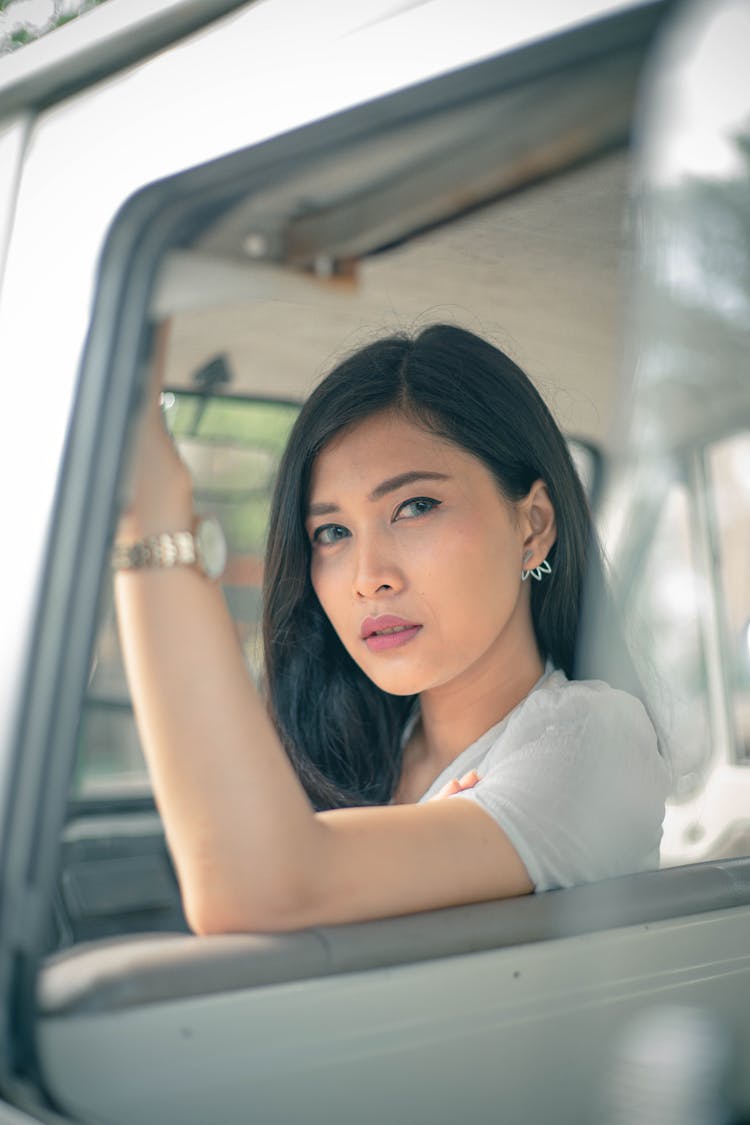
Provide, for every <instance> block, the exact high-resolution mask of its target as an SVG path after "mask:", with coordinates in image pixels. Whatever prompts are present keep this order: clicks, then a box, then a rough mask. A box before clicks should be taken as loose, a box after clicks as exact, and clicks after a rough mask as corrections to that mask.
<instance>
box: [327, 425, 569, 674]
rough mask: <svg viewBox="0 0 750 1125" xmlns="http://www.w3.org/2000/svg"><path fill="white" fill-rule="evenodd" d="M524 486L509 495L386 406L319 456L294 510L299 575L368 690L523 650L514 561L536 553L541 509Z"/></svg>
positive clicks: (502, 660)
mask: <svg viewBox="0 0 750 1125" xmlns="http://www.w3.org/2000/svg"><path fill="white" fill-rule="evenodd" d="M535 488H536V490H537V493H540V494H543V496H542V501H543V502H545V503H546V504H547V505H549V501H548V498H547V496H546V490H545V489H544V485H543V484H541V482H539V483H538V486H535ZM533 492H534V490H533V489H532V493H533ZM532 493H530V494H529V497H528V498H526V499H524V500H522V501H520V502H519V503H518V504H511V503H510V502H509V501H507V500H506V499H505V498H504V497H503V496H502V494H501V492H500V490H499V488H498V485H497V482H496V481H495V478H494V477H493V476H492V474H491V473H490V471H489V470H488V469H487V468H486V467H485V465H484V464H483V463H482V462H481V461H480V460H478V459H477V458H476V457H474V456H473V455H472V454H470V453H468V452H466V451H465V450H463V449H461V448H459V447H457V446H455V445H453V444H452V443H450V442H448V441H445V440H444V439H442V438H440V437H437V436H436V435H434V434H431V433H428V432H427V431H426V430H423V429H421V428H420V427H419V426H416V425H414V424H413V423H412V422H410V421H408V420H407V419H405V418H404V417H403V416H401V415H399V414H395V413H383V414H378V415H375V416H373V417H372V418H368V419H366V420H365V421H363V422H361V423H359V424H357V425H355V426H353V427H352V428H351V429H349V430H346V431H344V433H342V434H341V435H339V436H338V437H337V438H335V439H334V440H332V441H331V442H330V443H329V444H328V445H327V446H326V447H325V448H324V449H323V451H322V452H321V453H320V454H319V456H318V458H317V460H316V462H315V465H314V469H313V474H312V483H311V490H310V501H309V507H308V518H307V522H306V529H307V533H308V535H309V538H310V541H311V544H312V556H311V558H312V561H311V579H312V584H313V587H314V589H315V593H316V594H317V596H318V599H319V601H320V604H321V606H322V607H323V610H324V611H325V613H326V615H327V617H328V619H329V620H330V622H331V624H332V625H333V628H334V629H335V630H336V633H337V634H338V636H339V638H340V639H341V642H342V643H343V645H344V647H345V648H346V649H347V651H348V652H349V653H350V655H351V656H352V657H353V659H354V660H355V661H356V663H357V664H358V665H359V666H360V667H361V668H362V670H363V671H364V672H365V673H366V675H368V676H369V677H370V679H372V680H373V681H374V682H375V683H376V684H377V685H378V686H379V687H380V688H382V689H383V690H384V691H387V692H391V693H393V694H396V695H411V694H416V693H419V692H424V691H430V690H434V689H436V688H441V687H443V686H444V685H448V684H452V683H454V682H455V683H456V684H458V683H459V682H460V681H461V680H462V679H463V678H465V677H475V676H476V675H477V673H479V672H482V671H484V672H485V673H487V672H489V673H490V674H491V675H498V676H502V675H503V673H504V671H505V672H506V673H507V672H508V670H512V668H513V666H514V662H516V661H518V660H519V658H528V656H529V651H528V650H529V648H532V649H533V650H534V653H536V642H535V639H534V634H533V628H532V624H531V612H530V605H529V595H528V583H524V584H522V583H521V569H522V567H523V566H527V567H528V566H534V565H537V564H538V563H539V562H541V560H542V558H543V557H544V555H539V557H536V553H537V552H536V551H535V553H534V557H532V558H529V559H526V562H524V557H525V555H526V554H528V552H529V550H532V549H534V548H535V547H536V539H535V536H536V535H537V533H538V526H536V525H539V524H540V521H541V518H542V517H541V516H539V513H538V511H537V508H538V505H536V506H535V505H534V504H533V503H532V500H531V497H532ZM552 519H553V521H554V516H552ZM535 527H536V530H535ZM553 527H554V522H553ZM553 537H554V533H553ZM545 554H546V551H545ZM519 646H523V651H522V650H521V649H520V648H519ZM536 657H537V659H538V653H536Z"/></svg>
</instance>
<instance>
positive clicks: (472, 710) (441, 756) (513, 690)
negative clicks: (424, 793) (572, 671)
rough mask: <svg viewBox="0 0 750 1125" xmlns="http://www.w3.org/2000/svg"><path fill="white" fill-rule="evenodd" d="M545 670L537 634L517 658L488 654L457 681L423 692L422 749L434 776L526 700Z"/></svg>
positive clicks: (515, 653)
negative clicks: (432, 766)
mask: <svg viewBox="0 0 750 1125" xmlns="http://www.w3.org/2000/svg"><path fill="white" fill-rule="evenodd" d="M543 671H544V664H543V661H542V658H541V656H540V654H539V650H538V648H537V646H536V640H535V639H533V640H532V643H531V644H530V645H527V646H519V648H518V649H517V650H516V651H514V653H513V659H510V660H504V661H498V660H497V659H496V654H494V653H492V652H490V653H487V654H485V656H484V657H483V658H481V660H480V661H478V662H477V664H476V665H474V666H472V668H470V669H467V671H466V673H464V675H462V676H461V677H460V678H459V679H458V680H452V681H451V682H450V683H447V684H443V685H441V686H440V687H436V688H432V689H430V690H429V691H425V692H423V693H422V695H421V696H420V700H419V702H420V707H421V713H422V724H421V726H422V730H421V739H420V743H421V745H420V754H421V756H422V757H423V758H424V759H426V760H429V761H431V762H432V763H433V764H434V766H435V772H436V775H437V773H439V772H440V771H442V770H443V769H445V767H446V766H448V765H450V763H451V762H452V761H453V760H454V759H455V758H456V757H458V755H459V754H460V753H461V752H462V751H463V750H465V749H466V747H467V746H470V745H471V744H472V742H475V741H476V740H477V739H478V738H479V737H480V736H481V735H483V734H484V733H485V731H487V730H489V729H490V727H493V726H495V724H496V723H499V722H500V721H501V720H502V719H504V718H505V716H506V715H508V714H509V713H510V712H511V711H512V710H513V708H514V707H516V706H517V705H518V704H519V703H520V702H521V700H523V699H525V698H526V696H527V695H528V694H529V692H530V691H531V689H532V688H533V686H534V684H535V683H536V682H537V681H538V680H539V678H540V677H541V675H542V673H543Z"/></svg>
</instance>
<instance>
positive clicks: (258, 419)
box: [73, 392, 299, 798]
mask: <svg viewBox="0 0 750 1125" xmlns="http://www.w3.org/2000/svg"><path fill="white" fill-rule="evenodd" d="M163 406H164V412H165V417H166V420H167V425H168V427H169V429H170V430H171V432H172V434H173V436H174V438H175V441H176V443H177V446H178V448H179V450H180V455H181V456H182V458H183V459H184V461H185V462H186V464H187V465H188V467H189V468H190V470H191V472H192V475H193V481H194V496H195V508H196V511H197V512H198V513H205V512H211V513H213V514H214V515H216V516H218V518H219V520H220V521H221V523H222V526H223V528H224V531H225V534H226V537H227V545H228V549H229V558H228V562H227V568H226V572H225V575H224V580H223V589H224V595H225V597H226V600H227V604H228V606H229V610H230V612H231V614H232V616H233V617H234V619H235V622H236V626H237V630H238V633H239V636H240V640H241V643H242V646H243V649H244V652H245V655H246V659H247V664H248V668H249V669H250V672H251V673H252V674H253V675H254V676H256V677H257V675H258V672H259V668H260V652H261V645H260V623H261V622H260V618H261V587H262V583H263V552H264V546H265V535H266V525H267V523H268V511H269V506H270V500H271V492H272V489H273V484H274V480H275V478H276V471H277V468H278V464H279V459H280V457H281V453H282V451H283V449H284V446H285V445H286V441H287V437H288V435H289V431H290V429H291V427H292V425H293V424H294V420H295V418H296V416H297V413H298V411H299V406H298V405H296V404H294V403H287V402H259V401H254V400H249V399H234V398H233V399H230V398H217V397H214V398H207V397H206V396H203V395H197V394H183V393H172V392H166V393H165V395H164V399H163ZM149 790H150V784H149V780H148V776H147V773H146V767H145V764H144V762H143V757H142V754H141V750H140V744H139V742H138V735H137V733H136V729H135V722H134V720H133V714H132V711H131V708H130V697H129V693H128V689H127V684H126V682H125V673H124V669H123V666H122V660H121V657H120V647H119V643H118V639H117V629H116V625H115V617H114V606H113V604H112V593H111V590H109V591H108V594H107V602H106V607H105V612H104V614H103V624H102V627H101V630H100V634H99V640H98V644H97V648H96V653H95V658H94V667H93V671H92V675H91V681H90V685H89V694H88V700H87V704H86V707H85V710H84V714H83V718H82V722H81V733H80V747H79V756H78V763H77V768H76V772H75V776H74V779H73V796H74V797H77V798H81V797H97V796H104V795H115V794H116V795H118V796H121V795H123V794H130V793H138V792H144V791H145V792H148V791H149Z"/></svg>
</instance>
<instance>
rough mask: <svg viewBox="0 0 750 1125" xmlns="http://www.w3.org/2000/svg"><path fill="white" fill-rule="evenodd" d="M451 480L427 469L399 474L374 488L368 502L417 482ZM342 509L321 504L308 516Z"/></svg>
mask: <svg viewBox="0 0 750 1125" xmlns="http://www.w3.org/2000/svg"><path fill="white" fill-rule="evenodd" d="M449 479H450V478H449V477H448V475H447V474H446V473H434V472H429V470H426V469H412V470H411V471H410V472H408V473H399V475H398V476H397V477H389V478H388V480H384V481H382V482H381V483H380V484H378V485H376V486H375V488H373V490H372V492H371V493H370V495H369V496H368V497H367V499H368V500H380V499H382V497H383V496H387V495H388V493H389V492H396V490H397V489H399V488H403V487H404V485H406V484H414V483H415V481H421V480H449ZM339 511H341V509H340V508H339V506H338V504H326V503H324V502H320V503H317V504H311V505H310V507H309V508H308V511H307V514H308V516H329V515H332V514H333V513H334V512H339Z"/></svg>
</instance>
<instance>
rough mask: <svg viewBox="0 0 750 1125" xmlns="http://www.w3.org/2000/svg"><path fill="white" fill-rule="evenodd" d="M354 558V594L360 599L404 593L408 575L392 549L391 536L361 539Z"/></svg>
mask: <svg viewBox="0 0 750 1125" xmlns="http://www.w3.org/2000/svg"><path fill="white" fill-rule="evenodd" d="M354 554H355V565H354V575H353V590H354V594H355V596H356V597H358V598H361V599H365V598H373V597H376V596H378V595H382V594H383V593H398V592H399V591H400V590H402V589H403V587H404V575H403V573H402V571H401V567H400V566H399V564H398V561H397V560H396V559H395V558H394V555H393V551H392V550H391V549H390V548H389V543H388V537H387V536H380V535H377V534H367V535H364V536H363V535H360V536H359V537H358V540H357V543H356V548H355V552H354Z"/></svg>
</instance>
